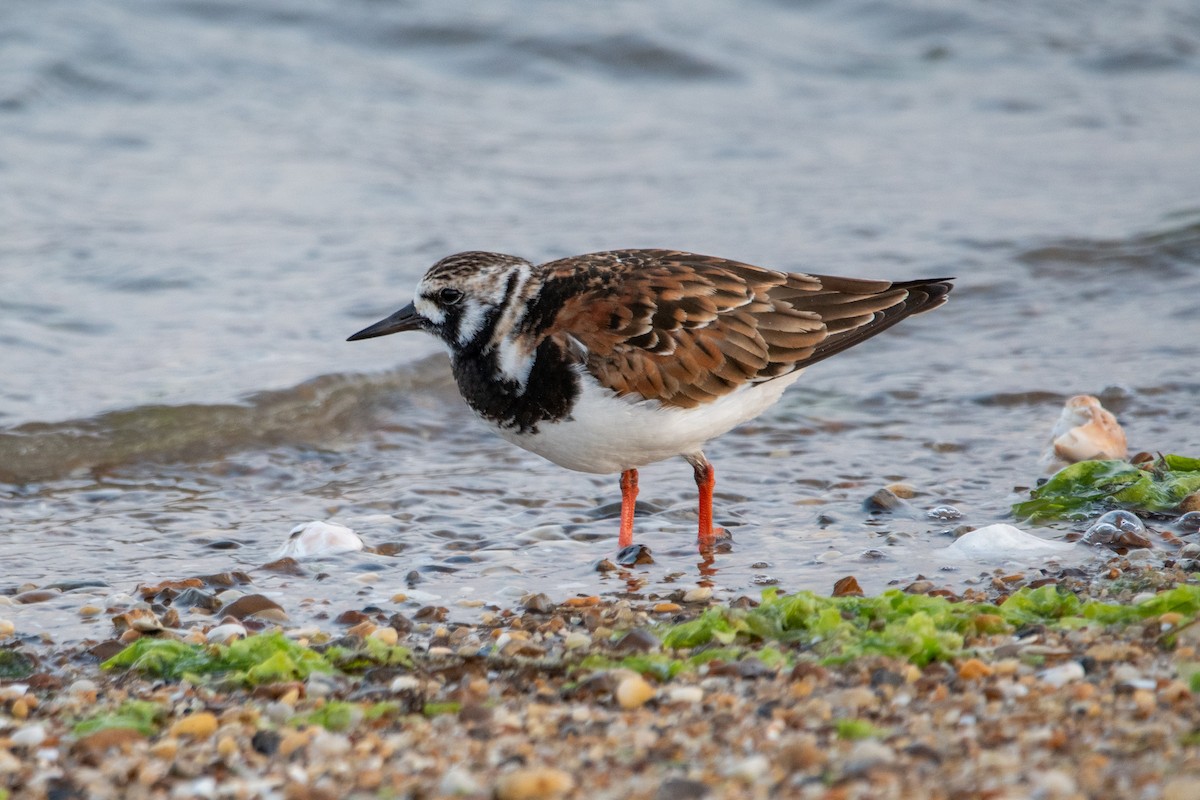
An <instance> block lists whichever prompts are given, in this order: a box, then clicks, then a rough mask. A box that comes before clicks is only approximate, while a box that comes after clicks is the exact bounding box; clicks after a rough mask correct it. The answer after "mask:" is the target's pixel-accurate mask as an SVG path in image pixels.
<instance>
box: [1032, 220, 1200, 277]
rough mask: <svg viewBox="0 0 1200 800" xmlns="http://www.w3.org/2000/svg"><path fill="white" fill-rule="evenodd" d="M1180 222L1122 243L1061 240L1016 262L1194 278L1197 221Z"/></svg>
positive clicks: (1199, 249)
mask: <svg viewBox="0 0 1200 800" xmlns="http://www.w3.org/2000/svg"><path fill="white" fill-rule="evenodd" d="M1176 216H1178V217H1184V218H1189V217H1190V219H1185V221H1184V222H1182V223H1180V224H1176V225H1172V226H1167V227H1163V228H1161V229H1159V230H1152V231H1147V232H1145V233H1139V234H1134V235H1132V236H1128V237H1126V238H1124V239H1077V238H1073V239H1061V240H1058V241H1052V242H1048V243H1046V244H1043V245H1040V246H1038V247H1034V248H1032V249H1029V250H1025V251H1024V252H1022V253H1020V254H1019V255H1018V256H1017V260H1018V261H1020V262H1022V263H1024V264H1028V265H1030V266H1034V267H1037V268H1038V271H1039V272H1043V271H1050V272H1053V271H1064V270H1068V271H1074V270H1078V269H1104V268H1114V267H1125V268H1128V269H1134V270H1138V271H1139V272H1141V271H1145V270H1154V271H1155V272H1158V273H1159V274H1162V275H1168V276H1177V277H1178V276H1189V275H1194V274H1195V272H1196V267H1197V265H1200V220H1198V219H1196V218H1195V217H1196V212H1195V211H1190V212H1183V213H1180V214H1178V215H1176Z"/></svg>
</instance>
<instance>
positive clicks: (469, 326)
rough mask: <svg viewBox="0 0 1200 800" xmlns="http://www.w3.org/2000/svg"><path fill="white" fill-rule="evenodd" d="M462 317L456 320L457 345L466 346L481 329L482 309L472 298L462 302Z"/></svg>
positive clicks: (483, 314)
mask: <svg viewBox="0 0 1200 800" xmlns="http://www.w3.org/2000/svg"><path fill="white" fill-rule="evenodd" d="M463 304H464V305H463V310H462V315H461V316H460V317H459V318H458V343H459V344H460V345H466V344H467V343H468V342H470V341H471V340H472V339H474V338H475V335H476V334H478V333H479V331H480V329H481V328H483V318H484V316H485V312H484V308H483V306H482V305H480V304H479V303H478V302H477V301H475V300H474V299H472V298H469V297H468V298H467V299H465V300H464V301H463Z"/></svg>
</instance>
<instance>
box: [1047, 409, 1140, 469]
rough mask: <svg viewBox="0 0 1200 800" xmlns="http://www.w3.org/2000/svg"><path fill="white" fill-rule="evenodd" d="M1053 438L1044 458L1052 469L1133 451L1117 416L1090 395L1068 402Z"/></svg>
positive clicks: (1053, 432)
mask: <svg viewBox="0 0 1200 800" xmlns="http://www.w3.org/2000/svg"><path fill="white" fill-rule="evenodd" d="M1050 437H1051V439H1052V441H1051V443H1050V447H1049V449H1048V450H1047V451H1046V454H1045V456H1044V457H1043V459H1042V460H1043V462H1044V463H1045V464H1046V467H1047V471H1049V472H1055V471H1057V470H1058V469H1060V468H1061V467H1062V466H1063V465H1064V464H1074V463H1075V462H1077V461H1088V460H1091V459H1109V458H1125V457H1126V456H1127V455H1128V454H1129V451H1128V449H1127V447H1126V444H1125V431H1124V430H1122V429H1121V425H1120V424H1119V423H1118V422H1117V418H1116V417H1114V416H1113V415H1112V414H1111V413H1110V412H1109V411H1107V410H1105V408H1104V407H1103V406H1101V405H1100V401H1099V400H1097V399H1096V398H1095V397H1092V396H1091V395H1090V394H1081V395H1076V396H1075V397H1072V398H1071V399H1070V400H1068V401H1067V404H1066V406H1064V407H1063V410H1062V415H1061V416H1059V418H1058V422H1056V423H1055V424H1054V429H1053V430H1052V431H1051V432H1050Z"/></svg>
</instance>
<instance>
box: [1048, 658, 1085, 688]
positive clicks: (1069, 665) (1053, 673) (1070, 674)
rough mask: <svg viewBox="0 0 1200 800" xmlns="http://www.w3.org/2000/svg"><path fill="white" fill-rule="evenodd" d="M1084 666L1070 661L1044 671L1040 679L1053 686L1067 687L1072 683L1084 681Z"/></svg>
mask: <svg viewBox="0 0 1200 800" xmlns="http://www.w3.org/2000/svg"><path fill="white" fill-rule="evenodd" d="M1083 676H1084V670H1083V665H1082V664H1080V663H1079V662H1078V661H1068V662H1066V663H1065V664H1059V665H1058V666H1056V667H1050V668H1049V669H1045V670H1042V671H1041V672H1040V673H1039V674H1038V677H1040V678H1041V679H1042V681H1043V682H1044V683H1048V684H1050V685H1051V686H1066V685H1067V684H1068V683H1070V682H1071V681H1080V680H1083Z"/></svg>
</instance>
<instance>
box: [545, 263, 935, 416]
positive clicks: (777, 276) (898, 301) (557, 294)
mask: <svg viewBox="0 0 1200 800" xmlns="http://www.w3.org/2000/svg"><path fill="white" fill-rule="evenodd" d="M538 273H539V276H538V277H539V279H540V281H541V283H542V289H541V292H540V293H539V295H538V297H537V298H536V299H535V300H534V302H533V304H532V305H533V308H534V309H535V310H536V309H537V308H538V306H539V305H542V304H545V305H549V306H551V307H552V308H554V309H556V310H557V311H556V313H555V314H553V315H550V314H538V313H531V314H530V316H529V317H528V318H527V324H526V325H525V326H523V328H522V335H525V336H532V337H540V336H549V337H551V338H553V339H554V340H555V341H557V342H559V343H560V344H561V345H562V346H563V348H564V349H566V350H567V351H569V352H573V353H574V354H575V355H576V357H577V358H579V359H580V360H581V361H582V363H583V364H584V365H585V366H586V368H587V370H588V372H589V373H591V374H592V375H594V376H595V377H596V379H597V380H598V381H599V382H600V383H601V384H603V385H604V386H607V387H609V388H611V389H612V390H613V391H614V392H616V393H617V394H619V395H628V394H636V395H638V396H640V397H642V398H645V399H647V400H657V401H658V402H660V403H662V404H663V405H668V406H675V407H679V408H694V407H696V406H698V405H702V404H704V403H706V402H709V401H711V400H712V399H714V398H716V397H720V396H722V395H725V394H728V393H729V392H732V391H733V390H734V389H736V388H737V387H738V386H740V385H742V384H745V383H749V382H758V381H764V380H770V379H771V378H776V377H779V376H781V375H785V374H787V373H789V372H793V371H795V370H797V369H802V368H804V367H806V366H808V365H810V364H813V363H815V362H817V361H820V360H822V359H824V358H827V357H829V356H831V355H833V354H834V353H837V352H839V351H841V350H844V349H845V348H847V347H850V346H851V345H854V344H857V343H858V342H860V341H863V340H864V339H867V338H869V337H871V336H873V335H875V334H876V333H879V332H880V331H882V330H884V329H886V328H888V327H890V326H891V325H893V324H895V323H896V322H898V321H900V320H901V319H903V318H904V317H907V316H909V315H911V314H914V313H917V312H920V311H925V310H927V309H930V308H933V307H936V306H937V305H940V304H941V303H942V302H943V301H944V299H945V295H946V293H947V292H948V291H949V289H950V285H949V284H948V283H945V282H944V281H943V280H933V281H913V282H910V283H890V282H888V281H873V280H858V279H853V278H835V277H830V276H824V275H804V274H797V273H785V272H777V271H774V270H768V269H763V268H761V267H755V266H751V265H749V264H742V263H739V262H736V261H729V260H726V259H721V258H713V257H711V256H701V255H695V254H693V253H685V252H680V251H675V250H619V251H612V252H604V253H592V254H590V255H584V256H576V257H573V258H565V259H562V260H560V261H552V262H550V263H548V264H544V265H542V266H541V267H539V268H538Z"/></svg>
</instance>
